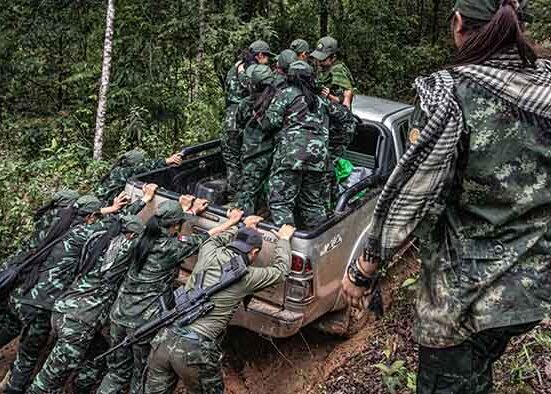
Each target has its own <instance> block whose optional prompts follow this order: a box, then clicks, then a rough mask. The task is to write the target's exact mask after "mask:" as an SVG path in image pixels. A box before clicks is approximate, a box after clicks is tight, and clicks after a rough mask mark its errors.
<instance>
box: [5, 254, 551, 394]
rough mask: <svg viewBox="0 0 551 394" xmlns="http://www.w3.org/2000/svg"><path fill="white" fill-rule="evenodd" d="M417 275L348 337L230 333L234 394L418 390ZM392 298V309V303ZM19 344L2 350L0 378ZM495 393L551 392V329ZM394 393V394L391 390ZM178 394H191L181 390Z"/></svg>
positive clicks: (506, 365) (535, 339) (506, 366)
mask: <svg viewBox="0 0 551 394" xmlns="http://www.w3.org/2000/svg"><path fill="white" fill-rule="evenodd" d="M415 270H416V266H415V264H414V263H411V262H410V263H408V264H407V265H406V266H405V267H404V266H402V268H401V269H400V270H399V272H398V273H396V274H395V275H390V276H391V277H392V278H393V281H392V283H390V284H389V285H386V286H385V291H384V299H385V301H386V302H385V303H386V313H385V316H384V317H383V319H381V320H377V321H375V320H374V319H372V320H371V321H369V322H368V323H367V324H366V325H365V326H364V327H363V329H361V330H360V331H359V332H358V333H357V334H356V335H355V336H353V337H352V338H349V339H342V338H336V337H332V336H328V335H325V334H322V333H320V332H318V331H316V330H314V329H312V328H308V327H307V328H305V329H303V330H302V331H301V332H300V333H299V334H297V335H295V336H293V337H291V338H287V339H275V340H272V339H269V338H263V337H260V336H258V335H257V334H255V333H253V332H250V331H247V330H244V329H240V328H230V329H229V330H228V333H227V335H226V338H225V340H224V342H223V348H224V352H225V359H224V375H225V382H226V393H227V394H294V393H304V394H360V393H370V394H387V393H399V394H405V393H412V392H414V391H413V389H414V382H415V365H416V345H415V343H414V341H413V338H412V323H413V300H414V298H415V292H414V291H413V290H411V289H405V288H401V285H402V283H403V282H404V280H405V279H406V278H408V277H410V276H411V275H412V272H414V271H415ZM391 300H392V304H390V301H391ZM14 355H15V344H11V345H10V346H8V347H6V348H4V349H3V350H1V351H0V377H2V376H3V375H4V374H5V372H6V370H7V367H8V365H9V363H10V362H11V361H12V360H13V358H14ZM495 377H496V378H495V381H496V393H500V394H513V393H515V394H549V393H551V324H549V323H545V324H543V325H542V326H541V327H540V328H539V329H538V330H537V331H535V332H533V333H531V334H529V335H527V336H525V337H522V338H518V339H515V340H514V341H513V343H512V346H511V349H510V350H509V351H508V352H507V354H506V355H505V357H504V359H503V361H500V362H499V363H498V364H497V365H496V368H495ZM391 390H393V391H391ZM176 392H177V393H179V394H180V393H184V391H183V390H182V389H178V390H177V391H176Z"/></svg>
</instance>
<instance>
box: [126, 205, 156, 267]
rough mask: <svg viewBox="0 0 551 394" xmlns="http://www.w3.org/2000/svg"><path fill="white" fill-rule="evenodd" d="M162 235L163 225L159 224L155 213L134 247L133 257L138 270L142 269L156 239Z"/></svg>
mask: <svg viewBox="0 0 551 394" xmlns="http://www.w3.org/2000/svg"><path fill="white" fill-rule="evenodd" d="M161 235H162V231H161V225H160V224H159V219H158V218H157V216H155V215H154V216H152V217H151V218H149V220H148V221H147V223H146V225H145V230H144V232H143V233H142V235H141V236H140V238H139V239H138V241H137V242H136V245H135V247H134V249H133V255H132V257H133V260H134V262H135V264H136V270H137V271H138V272H139V271H141V270H142V268H143V266H144V264H145V261H146V260H147V256H148V255H149V252H151V249H152V248H153V245H154V244H155V241H156V240H157V239H159V238H160V237H161Z"/></svg>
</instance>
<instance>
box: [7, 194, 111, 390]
mask: <svg viewBox="0 0 551 394" xmlns="http://www.w3.org/2000/svg"><path fill="white" fill-rule="evenodd" d="M85 197H87V196H85ZM79 201H80V200H79ZM96 202H97V204H96V203H95V204H96V205H97V206H96V208H97V209H95V210H97V211H99V209H100V207H101V202H100V201H99V200H96ZM104 226H105V224H104V223H103V222H96V223H94V224H89V225H85V224H81V225H78V226H76V227H74V228H73V229H72V230H71V231H69V233H68V234H66V235H65V236H64V237H63V239H62V240H61V241H59V242H58V243H56V244H55V245H54V246H53V248H52V250H51V251H50V253H49V255H48V257H47V258H46V260H45V261H44V263H42V265H41V266H40V273H39V276H38V280H37V282H36V284H35V285H34V286H33V287H32V288H31V289H30V290H28V291H27V292H24V291H23V289H22V288H17V289H15V290H14V292H13V293H12V295H11V298H10V308H12V311H13V312H14V313H15V314H17V316H18V317H19V319H20V320H21V322H22V323H23V331H22V335H21V339H20V342H19V348H18V351H17V358H16V360H15V362H14V366H13V370H12V376H11V378H10V381H9V388H10V389H11V390H12V392H23V391H24V390H25V388H26V386H27V385H28V384H29V381H30V378H31V375H32V372H33V369H34V367H35V366H36V363H37V361H38V356H39V352H40V350H41V349H42V348H43V347H44V346H45V344H46V342H47V341H48V337H49V334H50V317H51V311H52V308H53V305H54V302H55V300H56V298H57V297H58V296H59V295H60V294H61V293H63V291H64V290H65V288H66V287H67V286H68V285H69V284H70V283H71V282H72V281H73V279H74V277H75V275H76V267H77V264H78V262H79V260H80V253H81V250H82V247H83V246H84V244H85V243H86V241H87V239H88V238H89V237H90V236H91V235H92V234H94V233H95V232H96V231H99V230H101V229H102V228H104Z"/></svg>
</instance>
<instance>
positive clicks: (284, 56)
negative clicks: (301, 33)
mask: <svg viewBox="0 0 551 394" xmlns="http://www.w3.org/2000/svg"><path fill="white" fill-rule="evenodd" d="M297 59H298V58H297V54H296V53H295V51H292V50H291V49H285V50H284V51H282V52H281V53H280V54H279V55H278V57H277V65H278V67H279V68H281V69H282V70H283V71H285V72H287V70H289V66H290V65H291V63H293V62H296V61H297Z"/></svg>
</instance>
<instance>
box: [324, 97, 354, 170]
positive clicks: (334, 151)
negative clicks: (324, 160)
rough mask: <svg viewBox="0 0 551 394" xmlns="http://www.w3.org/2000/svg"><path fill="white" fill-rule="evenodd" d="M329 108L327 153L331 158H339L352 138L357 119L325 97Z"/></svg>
mask: <svg viewBox="0 0 551 394" xmlns="http://www.w3.org/2000/svg"><path fill="white" fill-rule="evenodd" d="M325 101H326V102H327V108H328V110H329V154H330V155H331V159H332V160H336V159H339V158H341V157H342V156H343V155H344V152H345V150H346V148H347V147H348V145H350V143H351V142H352V140H353V139H354V135H355V134H356V127H357V126H358V119H357V118H356V117H355V116H354V115H353V114H352V111H350V110H349V109H348V108H346V107H345V106H344V105H342V104H335V103H333V102H330V101H329V100H327V99H325Z"/></svg>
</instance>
